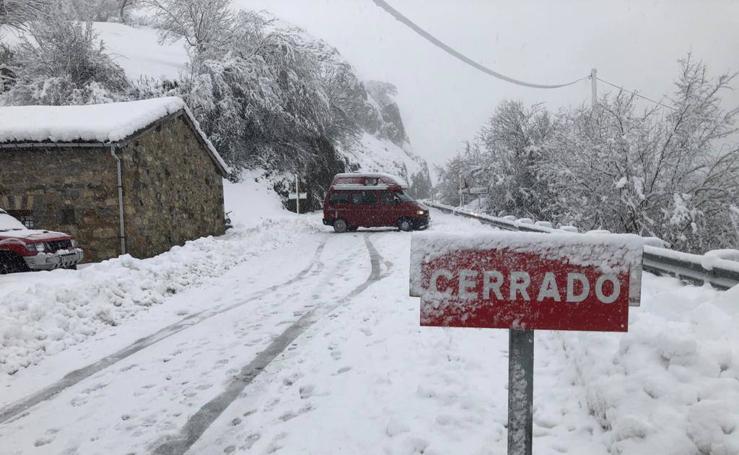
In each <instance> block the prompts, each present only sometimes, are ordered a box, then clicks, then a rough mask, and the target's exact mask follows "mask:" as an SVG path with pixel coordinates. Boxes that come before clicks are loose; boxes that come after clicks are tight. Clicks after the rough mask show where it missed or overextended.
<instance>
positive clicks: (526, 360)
mask: <svg viewBox="0 0 739 455" xmlns="http://www.w3.org/2000/svg"><path fill="white" fill-rule="evenodd" d="M642 242H643V241H642V239H641V238H639V237H638V236H634V235H623V234H609V235H581V234H549V235H543V234H537V233H520V232H517V233H509V232H495V233H490V234H484V235H478V236H475V237H471V236H465V235H454V234H438V233H423V234H414V235H413V238H412V240H411V261H410V262H411V268H410V269H411V273H410V295H411V296H414V297H421V308H420V310H421V311H420V313H421V315H420V316H421V318H420V319H421V325H422V326H427V327H470V328H473V327H474V328H499V329H508V330H509V333H508V337H509V338H508V340H509V347H508V454H509V455H531V453H532V444H533V439H532V421H533V403H534V393H533V392H534V330H583V331H595V332H626V331H627V330H628V323H629V304H632V305H634V304H638V302H639V298H640V291H639V289H640V287H641V262H642V253H643V251H642V250H643V243H642Z"/></svg>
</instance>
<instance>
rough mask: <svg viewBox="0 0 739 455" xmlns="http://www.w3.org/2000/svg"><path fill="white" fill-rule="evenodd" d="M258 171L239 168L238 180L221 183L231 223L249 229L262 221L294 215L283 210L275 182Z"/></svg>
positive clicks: (282, 218)
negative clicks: (236, 181) (237, 181)
mask: <svg viewBox="0 0 739 455" xmlns="http://www.w3.org/2000/svg"><path fill="white" fill-rule="evenodd" d="M263 174H264V172H263V171H261V170H246V171H242V173H241V175H240V177H239V180H240V181H239V183H231V182H224V185H223V193H224V198H225V204H226V207H227V209H226V210H228V211H229V215H228V216H229V217H230V218H231V222H232V223H233V225H234V226H237V227H243V228H251V227H255V226H258V225H259V224H260V223H262V222H264V221H265V220H286V219H290V218H293V217H294V216H295V215H294V214H293V213H292V212H288V211H287V210H285V208H284V206H283V205H282V200H281V199H280V195H279V194H277V193H276V192H275V190H274V186H273V185H274V184H273V182H272V181H270V180H269V179H268V178H266V177H264V175H263Z"/></svg>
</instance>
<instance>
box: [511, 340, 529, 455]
mask: <svg viewBox="0 0 739 455" xmlns="http://www.w3.org/2000/svg"><path fill="white" fill-rule="evenodd" d="M533 418H534V331H533V330H518V329H510V330H509V331H508V453H509V454H510V455H531V449H532V442H533V438H532V422H533Z"/></svg>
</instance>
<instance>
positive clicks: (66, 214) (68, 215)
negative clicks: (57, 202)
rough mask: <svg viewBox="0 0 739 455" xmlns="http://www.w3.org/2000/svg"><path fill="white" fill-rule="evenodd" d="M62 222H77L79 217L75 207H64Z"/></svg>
mask: <svg viewBox="0 0 739 455" xmlns="http://www.w3.org/2000/svg"><path fill="white" fill-rule="evenodd" d="M62 224H77V217H76V216H75V213H74V209H73V208H71V207H67V208H64V209H62Z"/></svg>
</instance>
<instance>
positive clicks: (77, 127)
mask: <svg viewBox="0 0 739 455" xmlns="http://www.w3.org/2000/svg"><path fill="white" fill-rule="evenodd" d="M181 110H184V111H185V113H186V114H187V116H188V117H189V119H190V120H191V122H192V124H193V126H194V127H195V130H196V131H197V133H198V135H199V136H200V137H201V138H202V139H203V142H204V144H205V146H206V148H207V149H208V151H209V153H210V154H211V157H212V158H213V160H214V161H215V163H216V164H217V166H218V167H219V168H221V171H222V172H223V173H224V174H226V173H228V172H229V169H228V166H227V165H226V163H225V162H224V161H223V159H222V158H221V156H220V155H219V154H218V152H217V151H216V149H215V148H214V147H213V144H211V142H210V141H209V140H208V138H207V137H206V135H205V133H203V131H202V130H201V129H200V126H199V125H198V122H197V121H196V120H195V118H194V117H193V116H192V113H191V112H190V110H189V109H188V108H187V105H186V104H185V102H184V101H182V99H181V98H178V97H165V98H154V99H149V100H141V101H127V102H121V103H108V104H92V105H81V106H8V107H0V146H1V145H3V144H19V143H104V144H107V143H116V142H119V141H122V140H124V139H127V138H129V137H131V136H133V135H134V134H135V133H137V132H138V131H141V130H143V129H144V128H146V127H148V126H149V125H151V124H152V123H155V122H156V121H158V120H160V119H162V118H164V117H166V116H168V115H170V114H174V113H175V112H178V111H181Z"/></svg>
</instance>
